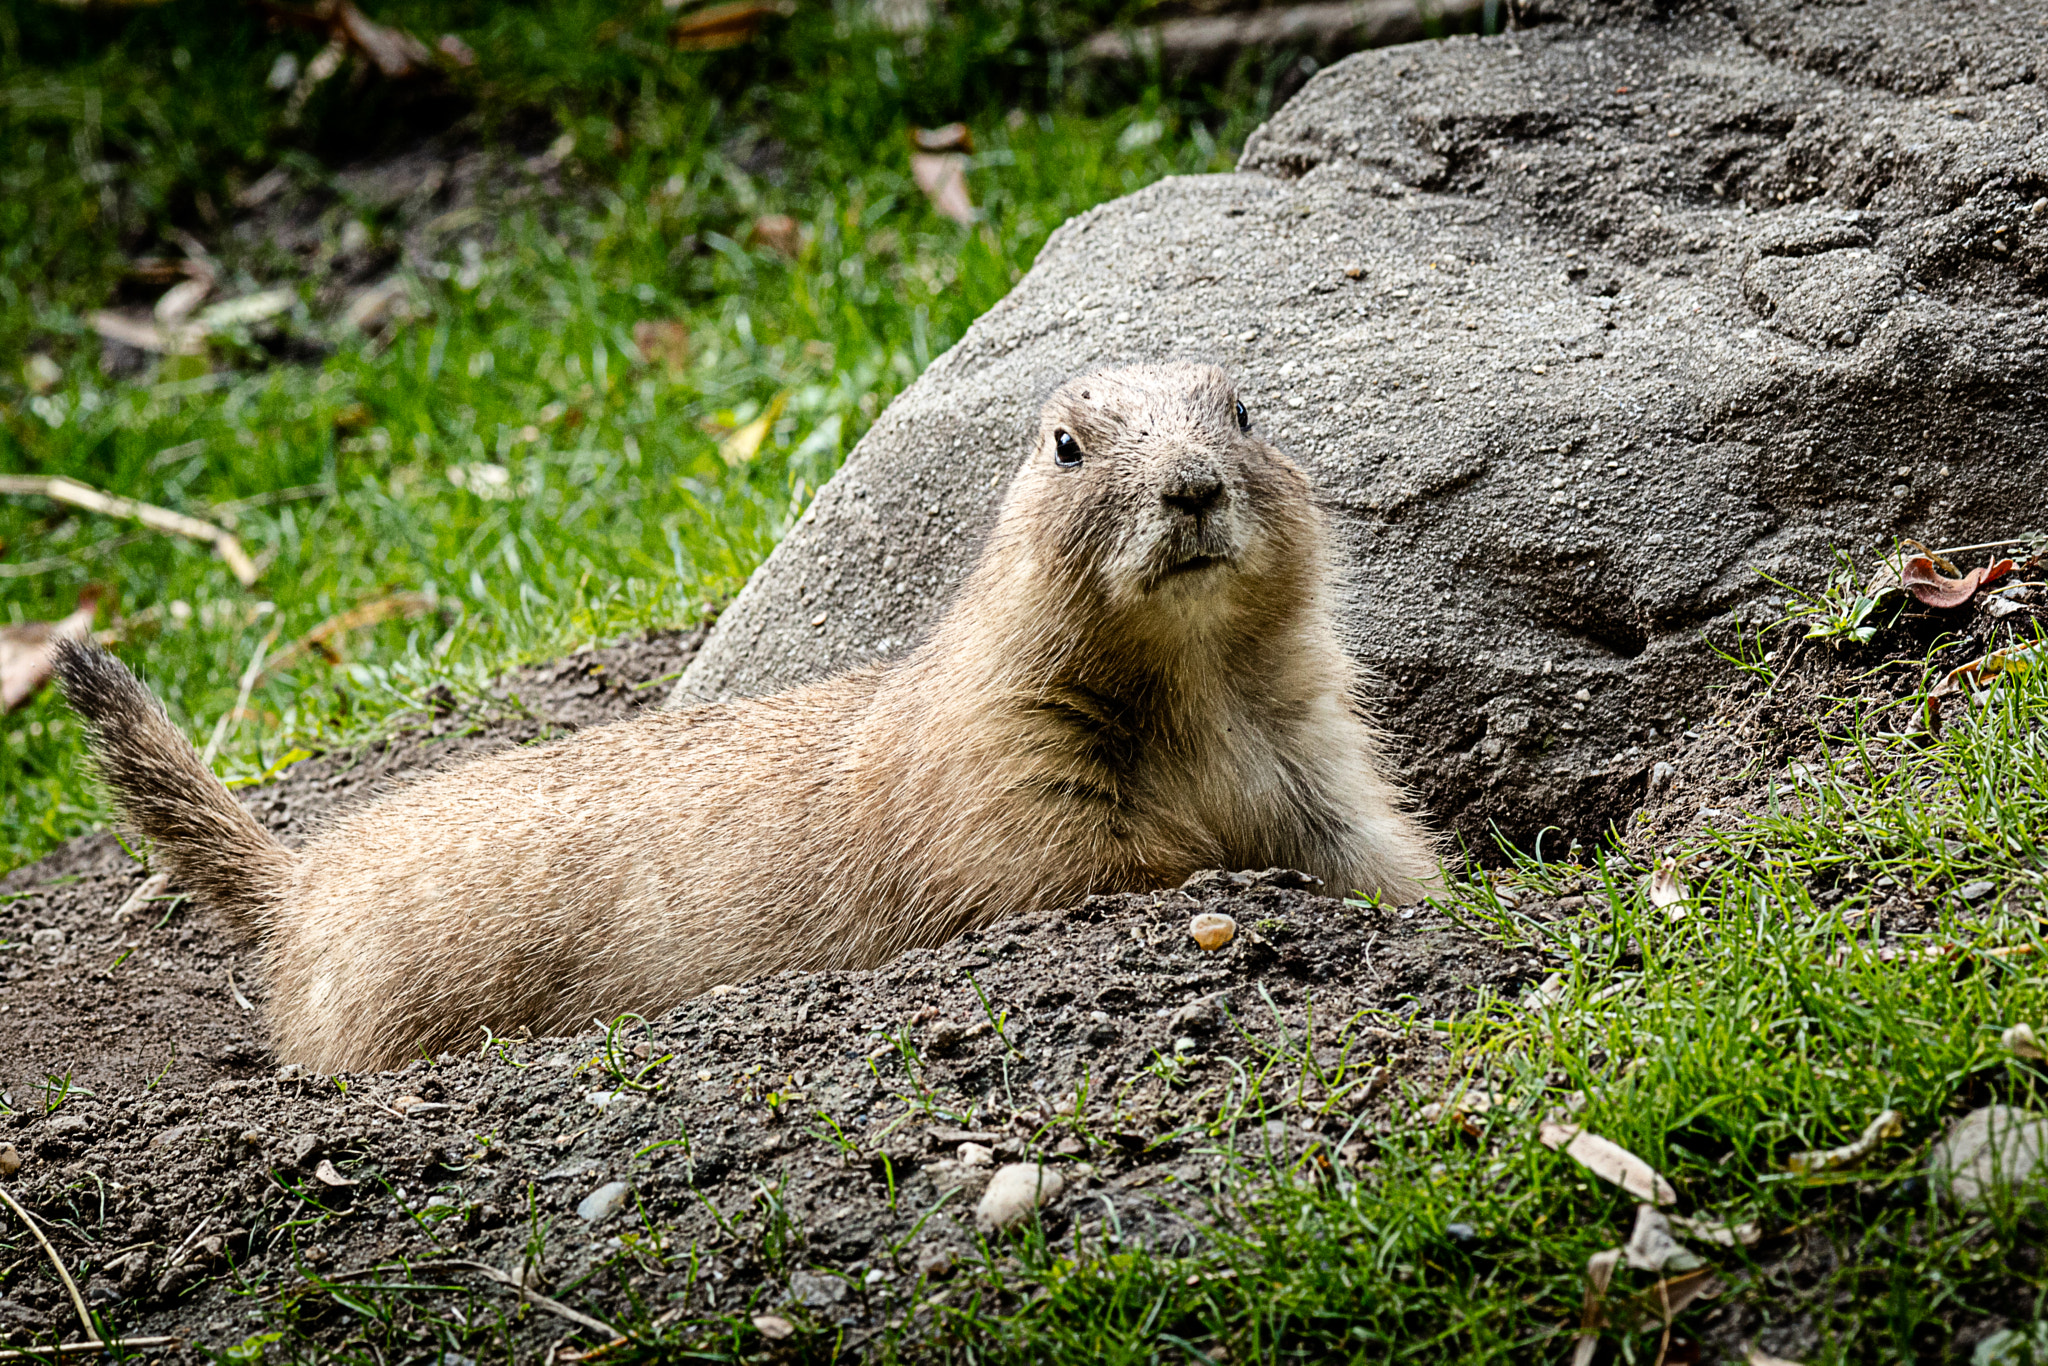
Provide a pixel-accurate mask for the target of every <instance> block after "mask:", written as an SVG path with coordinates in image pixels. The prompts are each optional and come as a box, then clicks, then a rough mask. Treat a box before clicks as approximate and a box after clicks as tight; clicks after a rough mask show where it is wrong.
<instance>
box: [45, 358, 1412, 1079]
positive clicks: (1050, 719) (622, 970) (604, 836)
mask: <svg viewBox="0 0 2048 1366" xmlns="http://www.w3.org/2000/svg"><path fill="white" fill-rule="evenodd" d="M1327 540H1328V536H1327V531H1326V527H1325V524H1324V520H1323V517H1322V515H1321V513H1320V512H1319V511H1318V509H1317V508H1316V505H1315V503H1314V501H1313V499H1312V498H1311V496H1310V490H1309V485H1308V481H1307V479H1306V478H1304V476H1303V475H1302V473H1301V472H1300V471H1299V470H1298V469H1296V468H1295V467H1294V465H1293V464H1291V463H1290V462H1289V461H1288V460H1287V459H1286V458H1285V457H1284V456H1283V455H1281V453H1280V452H1279V451H1278V450H1277V449H1275V448H1274V447H1273V446H1272V445H1270V444H1269V443H1267V442H1266V441H1264V440H1262V439H1260V438H1259V437H1258V436H1256V435H1254V434H1253V432H1252V429H1251V423H1250V419H1249V415H1248V414H1247V413H1246V412H1245V409H1244V406H1243V404H1241V403H1240V402H1239V401H1238V399H1237V396H1236V393H1235V390H1234V389H1233V387H1232V385H1231V383H1230V381H1229V380H1228V379H1227V378H1226V377H1225V376H1224V374H1223V372H1222V371H1220V370H1218V369H1216V368H1214V367H1213V366H1206V365H1189V364H1175V365H1153V366H1137V367H1132V368H1130V369H1123V370H1113V371H1105V372H1101V373H1096V374H1091V375H1087V376H1084V377H1082V378H1080V379H1077V380H1073V381H1071V382H1069V383H1068V384H1066V385H1065V386H1063V387H1062V388H1061V389H1060V390H1059V391H1058V392H1057V393H1056V394H1055V395H1054V396H1053V398H1052V399H1051V401H1050V402H1049V403H1047V405H1046V406H1045V409H1044V411H1043V413H1042V415H1041V417H1040V420H1039V425H1038V432H1037V435H1036V437H1035V439H1034V440H1033V441H1032V442H1031V449H1030V452H1029V454H1028V456H1027V457H1026V458H1025V460H1024V462H1023V464H1022V466H1021V467H1020V468H1019V469H1018V471H1017V473H1016V475H1015V476H1014V478H1013V479H1012V481H1011V484H1010V487H1009V489H1008V491H1007V493H1006V494H1005V497H1004V501H1003V504H1002V508H1001V511H1000V513H999V516H998V519H997V522H996V524H995V527H994V529H993V531H992V532H991V534H990V536H989V539H988V541H987V543H986V545H985V546H984V547H983V548H982V551H981V554H980V557H979V559H978V560H977V562H976V564H975V566H974V569H973V571H972V572H971V574H970V575H969V577H968V579H967V581H966V583H965V584H964V586H963V587H962V589H961V591H960V593H959V595H958V597H957V598H956V599H955V600H954V602H953V603H952V605H951V607H950V608H949V609H948V611H947V612H946V614H945V616H944V617H943V618H942V619H941V620H940V621H939V622H938V624H937V625H936V626H935V627H934V628H933V630H932V634H931V636H930V638H929V639H928V640H927V641H926V642H925V643H924V644H923V645H921V646H920V647H919V648H918V649H916V650H915V651H914V652H913V653H911V654H909V655H908V656H906V657H905V658H903V659H901V660H899V661H897V662H895V663H893V664H887V665H877V666H870V667H866V668H861V669H856V670H854V671H852V672H850V673H846V674H843V675H840V676H838V677H836V678H832V679H829V680H827V681H825V682H821V683H817V684H814V685H812V686H809V687H805V688H800V689H797V690H795V691H793V692H788V693H782V694H778V695H776V696H772V697H764V698H758V699H753V700H747V701H734V702H727V703H716V704H711V705H706V706H699V707H693V708H688V709H685V710H680V711H656V712H651V713H649V714H646V715H642V716H638V717H635V718H633V719H630V720H627V721H622V722H618V723H615V724H612V725H608V726H603V727H598V728H595V729H592V730H589V731H585V732H583V733H581V734H578V735H575V736H572V737H570V738H568V739H565V740H562V741H559V742H557V743H555V744H551V745H547V746H543V747H537V748H532V749H519V750H512V751H508V752H504V753H499V754H495V755H491V756H489V757H487V758H484V759H481V760H478V761H476V762H474V763H472V764H469V765H468V766H466V767H463V768H459V769H455V770H453V771H450V772H446V773H441V774H438V775H434V776H431V777H427V778H424V779H422V780H420V781H417V782H415V783H412V784H411V785H409V786H405V787H401V788H400V789H398V790H396V791H394V792H392V793H390V794H389V795H386V796H384V797H382V798H381V799H379V800H376V801H373V802H371V803H369V804H367V805H365V806H362V807H358V808H356V809H354V810H352V811H349V812H346V813H344V814H342V815H340V816H339V817H337V818H336V819H335V820H334V821H333V822H332V823H331V824H330V825H329V826H328V827H327V828H326V829H325V830H324V831H322V832H321V833H320V834H318V835H317V836H316V837H315V838H313V839H312V840H311V841H310V842H309V843H308V844H306V846H305V847H304V848H302V849H299V850H296V851H293V850H288V849H286V848H284V847H283V846H282V845H280V844H278V843H277V842H276V841H275V840H274V839H272V838H271V836H270V835H269V834H268V832H266V831H265V830H264V829H263V828H262V827H261V826H260V825H258V824H257V823H256V821H255V820H254V819H253V818H251V817H250V816H249V815H248V813H247V812H245V811H244V810H243V809H242V808H241V807H240V806H239V805H238V804H237V803H236V802H235V801H234V799H233V798H232V797H231V796H230V795H229V794H228V791H227V789H226V788H225V787H223V786H222V785H221V784H220V782H219V781H218V780H217V779H215V777H214V776H213V775H212V774H211V773H210V772H208V771H207V770H206V769H205V768H204V767H202V766H201V765H200V763H199V761H198V758H197V756H196V755H195V754H194V753H193V751H192V747H191V745H190V744H189V743H187V741H186V740H185V739H184V737H183V736H182V735H180V734H179V733H178V732H177V730H176V729H175V728H174V727H173V726H172V725H171V724H170V723H169V721H168V720H167V719H166V717H165V715H164V712H163V710H162V707H161V706H160V704H158V703H157V701H156V700H155V698H154V697H152V696H151V695H150V693H149V692H148V690H147V689H145V688H144V687H143V686H142V684H141V683H139V682H138V681H137V680H136V679H135V677H134V676H133V675H132V674H130V673H129V672H128V670H127V669H126V668H124V667H123V666H122V665H121V664H120V663H118V662H117V661H116V660H115V659H114V658H113V657H112V656H111V655H108V654H106V653H105V652H103V651H101V650H99V649H98V648H97V647H93V646H74V647H70V648H68V649H67V650H66V652H65V653H64V654H63V656H62V657H61V659H60V661H59V664H58V670H59V673H60V675H61V677H62V679H63V683H64V690H65V693H66V695H67V696H68V697H69V699H70V701H71V704H72V705H73V706H74V707H75V708H76V709H77V710H78V711H79V712H80V714H81V715H82V716H83V717H84V718H85V720H86V721H87V723H88V724H89V726H90V730H91V734H92V737H93V747H94V750H95V753H96V757H97V760H98V763H99V767H100V772H101V774H102V776H103V778H104V779H105V781H106V783H107V784H108V786H109V787H110V788H111V789H112V792H113V795H114V797H115V800H116V802H117V803H118V805H119V807H120V809H121V811H122V814H123V816H124V818H125V820H126V821H127V823H128V824H129V825H131V826H132V827H133V829H134V830H135V831H136V832H137V833H139V834H141V835H143V836H145V837H147V838H148V839H149V840H151V841H152V842H153V843H154V844H155V846H156V857H157V859H158V861H159V863H160V865H161V866H162V867H164V868H165V869H167V870H168V871H169V872H170V873H171V875H172V876H173V877H174V878H175V879H176V880H177V881H178V882H179V883H180V884H182V885H183V886H185V887H187V888H189V889H190V890H192V891H193V892H194V893H195V894H196V895H197V896H198V897H199V898H200V899H201V900H202V901H204V902H206V903H208V904H210V905H211V906H213V907H214V908H216V909H217V910H218V911H220V912H222V913H224V914H225V915H227V916H228V917H229V918H231V919H232V920H233V921H235V922H237V923H238V924H239V925H240V926H241V927H243V928H244V929H245V931H247V932H249V933H252V934H254V935H256V936H258V937H260V939H261V940H262V944H263V955H264V961H265V965H266V969H267V972H268V979H269V985H270V1005H269V1016H270V1027H271V1030H272V1032H273V1035H274V1043H275V1046H276V1050H277V1053H278V1056H279V1058H280V1059H281V1060H284V1061H288V1062H296V1063H301V1064H304V1065H306V1066H309V1067H312V1068H315V1069H318V1070H320V1071H325V1072H334V1071H361V1070H369V1069H381V1068H388V1067H391V1066H394V1065H396V1064H398V1063H400V1062H402V1061H404V1060H405V1059H407V1058H409V1057H411V1056H413V1055H415V1054H417V1053H419V1052H422V1051H424V1052H427V1053H433V1052H437V1051H440V1050H443V1049H447V1048H450V1047H461V1046H465V1045H471V1044H474V1043H476V1042H477V1041H478V1040H479V1038H480V1037H481V1031H482V1030H483V1029H485V1028H489V1029H491V1030H494V1031H497V1032H500V1033H503V1032H506V1031H510V1030H516V1029H518V1028H519V1027H520V1026H522V1025H524V1026H528V1027H530V1028H532V1029H533V1030H535V1031H537V1032H541V1033H557V1032H568V1031H573V1030H576V1029H580V1028H582V1027H583V1026H585V1025H587V1024H589V1023H590V1021H591V1019H592V1017H593V1016H602V1017H606V1018H609V1017H611V1016H614V1015H617V1014H619V1013H621V1012H623V1011H629V1010H632V1011H639V1012H641V1013H643V1014H646V1015H649V1016H653V1015H655V1014H657V1013H659V1012H661V1011H664V1010H667V1009H669V1008H670V1007H672V1006H674V1005H675V1004H676V1003H678V1002H679V1001H681V1000H683V999H685V998H687V997H689V996H692V995H694V994H696V993H698V992H701V991H704V990H706V989H708V988H710V987H712V986H714V985H716V984H718V983H722V982H737V981H740V980H742V979H745V978H748V977H751V976H754V975H756V974H759V973H767V972H775V971H779V970H782V969H785V968H795V969H805V970H814V969H824V968H857V967H871V966H874V965H876V964H879V963H882V962H885V961H887V960H888V959H890V958H892V957H894V956H895V955H897V954H899V953H901V952H902V951H904V950H905V949H908V948H911V947H913V946H917V945H934V944H939V943H942V942H944V941H945V940H947V939H950V938H951V937H953V936H954V935H956V934H958V933H960V932H961V931H963V930H965V929H968V928H970V927H974V926H980V925H984V924H987V923H989V922H991V921H994V920H997V919H999V918H1001V917H1004V916H1008V915H1012V914H1016V913H1019V912H1023V911H1029V910H1032V909H1036V908H1045V907H1049V906H1055V905H1059V904H1062V903H1068V902H1072V901H1075V900H1078V899H1079V898H1080V897H1082V896H1084V895H1086V894H1088V893H1091V892H1109V891H1137V890H1144V889H1148V888H1153V887H1161V886H1172V885H1175V884H1178V883H1179V882H1181V881H1182V880H1183V879H1185V878H1187V877H1188V876H1189V875H1191V874H1193V873H1195V872H1197V871H1199V870H1201V869H1204V868H1212V867H1218V866H1221V867H1226V868H1264V867H1270V866H1283V867H1289V868H1296V869H1300V870H1302V871H1304V872H1308V873H1312V874H1315V875H1316V876H1318V877H1320V878H1322V879H1323V880H1324V881H1325V882H1326V883H1327V884H1328V885H1329V886H1330V887H1331V888H1332V890H1334V891H1339V892H1341V891H1344V890H1349V889H1356V890H1360V891H1366V892H1372V893H1376V894H1379V895H1381V896H1384V897H1387V898H1390V899H1393V900H1397V901H1399V900H1412V899H1414V898H1415V897H1416V896H1417V895H1418V894H1419V893H1420V892H1421V891H1422V890H1423V889H1424V888H1425V887H1426V886H1427V885H1428V884H1429V883H1430V881H1431V880H1432V878H1433V877H1434V872H1435V858H1434V853H1433V849H1432V844H1431V841H1430V839H1429V837H1427V836H1426V835H1425V834H1424V833H1423V831H1422V829H1421V827H1420V826H1419V825H1418V824H1417V822H1416V821H1415V820H1414V819H1413V818H1412V817H1411V815H1410V814H1409V813H1408V812H1407V811H1406V809H1405V808H1404V805H1403V803H1402V800H1401V798H1400V795H1399V793H1398V792H1397V791H1396V789H1395V788H1394V786H1393V785H1392V783H1391V782H1390V781H1389V780H1388V779H1387V777H1386V776H1385V774H1384V773H1383V771H1382V764H1381V759H1380V757H1379V753H1378V748H1377V742H1376V738H1375V734H1374V732H1373V730H1372V729H1371V727H1370V726H1369V725H1368V723H1367V722H1366V721H1365V719H1364V718H1363V717H1362V716H1361V714H1360V712H1359V704H1358V703H1357V701H1356V700H1355V692H1356V684H1357V678H1356V676H1355V671H1354V668H1353V666H1352V663H1351V660H1350V659H1349V657H1348V656H1347V655H1346V654H1345V652H1344V650H1343V649H1342V647H1341V646H1340V645H1339V643H1338V639H1337V635H1336V631H1335V629H1334V626H1333V623H1332V620H1331V614H1330V603H1329V595H1330V591H1331V590H1330V580H1331V576H1332V566H1331V564H1330V562H1329V550H1328V545H1327Z"/></svg>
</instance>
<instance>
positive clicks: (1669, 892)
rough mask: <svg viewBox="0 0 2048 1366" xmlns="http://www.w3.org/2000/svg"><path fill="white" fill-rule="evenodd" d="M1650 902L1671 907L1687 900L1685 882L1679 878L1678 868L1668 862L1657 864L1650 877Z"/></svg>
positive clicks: (1662, 906)
mask: <svg viewBox="0 0 2048 1366" xmlns="http://www.w3.org/2000/svg"><path fill="white" fill-rule="evenodd" d="M1648 890H1649V894H1650V904H1651V905H1652V906H1656V907H1659V908H1661V909H1667V910H1668V909H1669V908H1671V907H1673V906H1676V905H1677V904H1678V903H1679V902H1681V901H1683V900H1685V884H1684V883H1683V882H1681V881H1679V880H1678V869H1677V868H1676V867H1674V866H1672V865H1671V864H1668V863H1660V864H1658V865H1657V868H1656V871H1655V872H1653V873H1651V874H1650V878H1649V888H1648Z"/></svg>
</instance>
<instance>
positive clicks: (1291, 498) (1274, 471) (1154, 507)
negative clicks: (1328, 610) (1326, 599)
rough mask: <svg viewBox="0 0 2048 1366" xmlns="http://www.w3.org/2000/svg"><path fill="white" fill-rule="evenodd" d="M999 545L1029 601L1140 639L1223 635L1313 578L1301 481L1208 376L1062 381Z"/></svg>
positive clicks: (1312, 527)
mask: <svg viewBox="0 0 2048 1366" xmlns="http://www.w3.org/2000/svg"><path fill="white" fill-rule="evenodd" d="M997 540H998V543H1001V544H1005V545H1006V546H1007V547H1009V548H1011V549H1012V550H1013V551H1020V552H1022V554H1021V558H1022V560H1023V561H1024V563H1019V564H1013V565H1012V568H1013V569H1022V570H1024V571H1025V572H1028V573H1029V574H1031V575H1033V576H1035V577H1036V578H1037V579H1038V580H1039V582H1038V584H1037V585H1036V586H1037V587H1038V588H1039V589H1040V590H1041V591H1044V592H1049V593H1051V594H1052V595H1054V596H1060V597H1065V598H1066V599H1067V600H1068V601H1071V602H1076V603H1077V604H1078V603H1088V604H1090V605H1092V606H1093V607H1095V609H1096V610H1097V611H1101V612H1104V613H1105V614H1106V615H1109V616H1113V617H1116V618H1118V619H1120V621H1121V622H1122V624H1124V625H1125V627H1126V628H1127V629H1131V630H1134V631H1136V632H1137V633H1139V634H1142V635H1152V634H1156V633H1158V632H1165V633H1167V634H1179V633H1181V632H1183V631H1187V630H1192V631H1194V632H1195V633H1197V634H1207V628H1211V627H1220V626H1226V625H1228V624H1229V622H1230V621H1231V620H1232V619H1233V618H1234V617H1236V616H1238V615H1239V613H1240V612H1241V611H1243V610H1245V609H1255V610H1257V609H1264V610H1270V607H1271V606H1272V604H1273V603H1274V602H1275V601H1276V599H1283V600H1284V599H1286V598H1289V597H1296V598H1299V597H1301V596H1302V595H1303V588H1304V584H1303V580H1304V579H1305V578H1313V577H1314V576H1316V575H1317V574H1318V573H1319V572H1320V570H1321V568H1322V565H1321V558H1322V554H1323V548H1322V543H1323V537H1322V531H1321V522H1320V519H1319V517H1318V516H1317V514H1316V513H1315V510H1314V507H1313V504H1312V502H1311V499H1310V495H1309V488H1308V481H1307V480H1306V479H1305V478H1304V477H1303V475H1302V473H1301V471H1300V470H1298V469H1296V468H1295V467H1294V465H1293V464H1292V463H1291V462H1290V461H1288V459H1287V458H1286V457H1285V456H1283V455H1282V454H1281V453H1280V452H1279V451H1278V450H1277V449H1276V448H1275V447H1273V446H1272V445H1271V444H1270V443H1268V442H1267V441H1265V440H1264V439H1263V438H1261V437H1260V436H1259V435H1258V421H1257V417H1256V415H1255V414H1253V413H1251V412H1250V411H1249V410H1248V409H1247V408H1246V406H1245V404H1244V403H1243V402H1242V401H1241V400H1240V399H1239V397H1238V394H1237V389H1236V386H1235V385H1233V384H1232V383H1231V382H1230V379H1229V377H1228V376H1226V375H1225V374H1224V373H1223V371H1221V370H1220V369H1218V368H1216V367H1215V366H1213V365H1197V364H1186V363H1180V364H1168V365H1137V366H1131V367H1129V368H1127V369H1122V370H1104V371H1098V372H1096V373H1094V374H1090V375H1083V376H1081V377H1080V378H1078V379H1074V380H1070V381H1068V382H1067V383H1066V384H1064V385H1062V386H1061V387H1060V388H1059V390H1058V391H1057V392H1056V393H1054V395H1053V396H1052V398H1051V400H1050V401H1048V402H1047V403H1046V405H1045V408H1044V409H1043V411H1042V412H1041V414H1040V417H1039V424H1038V432H1037V434H1036V437H1035V439H1034V441H1033V444H1032V448H1031V451H1030V453H1029V455H1027V456H1026V457H1025V460H1024V464H1023V467H1022V468H1021V469H1020V470H1019V471H1018V474H1017V476H1016V478H1015V479H1014V480H1013V481H1012V483H1011V486H1010V491H1009V495H1008V497H1007V498H1006V499H1005V501H1004V504H1003V510H1002V515H1001V518H1000V521H999V522H998V525H997Z"/></svg>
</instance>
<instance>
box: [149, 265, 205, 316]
mask: <svg viewBox="0 0 2048 1366" xmlns="http://www.w3.org/2000/svg"><path fill="white" fill-rule="evenodd" d="M212 292H213V273H212V272H211V271H206V272H202V273H200V274H197V275H194V276H193V277H192V278H191V279H189V280H181V281H179V282H178V283H177V284H175V285H172V286H171V287H170V288H169V289H167V290H165V291H164V292H163V296H162V297H161V298H159V299H158V300H157V301H156V308H155V309H154V310H153V312H154V314H155V316H156V321H157V326H159V327H164V328H172V327H176V326H178V325H179V324H180V323H182V322H184V321H185V319H187V318H189V317H191V316H192V310H193V309H195V308H197V307H199V305H201V304H203V303H205V302H206V296H207V295H208V294H211V293H212Z"/></svg>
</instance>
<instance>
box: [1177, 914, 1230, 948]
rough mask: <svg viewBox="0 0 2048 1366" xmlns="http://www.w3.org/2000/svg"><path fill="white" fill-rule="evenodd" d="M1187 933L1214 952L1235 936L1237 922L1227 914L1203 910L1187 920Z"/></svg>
mask: <svg viewBox="0 0 2048 1366" xmlns="http://www.w3.org/2000/svg"><path fill="white" fill-rule="evenodd" d="M1188 933H1189V934H1191V935H1193V936H1194V937H1195V942H1196V943H1197V944H1200V945H1201V946H1202V947H1203V948H1205V949H1207V950H1209V951H1210V952H1212V953H1213V952H1214V951H1215V950H1217V949H1220V948H1222V947H1223V946H1224V945H1225V944H1228V943H1229V942H1230V941H1231V940H1232V939H1235V938H1236V937H1237V922H1236V921H1235V920H1232V919H1231V918H1230V917H1229V916H1227V915H1218V914H1216V913H1215V912H1214V911H1204V912H1202V913H1201V914H1200V915H1198V916H1196V917H1195V918H1194V919H1193V920H1190V921H1189V922H1188Z"/></svg>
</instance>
